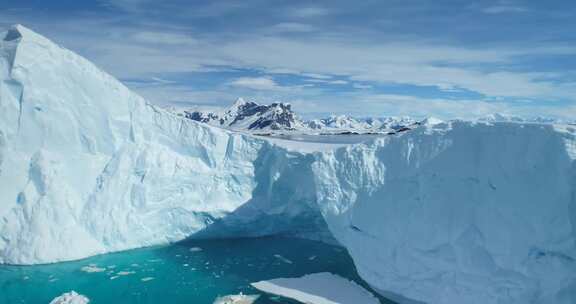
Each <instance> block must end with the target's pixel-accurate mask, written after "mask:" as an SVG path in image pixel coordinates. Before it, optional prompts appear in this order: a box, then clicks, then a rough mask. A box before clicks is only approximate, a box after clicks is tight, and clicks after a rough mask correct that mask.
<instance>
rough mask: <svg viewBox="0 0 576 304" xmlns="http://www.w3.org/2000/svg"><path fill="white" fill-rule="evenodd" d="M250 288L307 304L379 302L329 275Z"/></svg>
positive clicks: (367, 292) (290, 279)
mask: <svg viewBox="0 0 576 304" xmlns="http://www.w3.org/2000/svg"><path fill="white" fill-rule="evenodd" d="M251 285H252V286H254V288H256V289H258V290H261V291H263V292H267V293H271V294H275V295H279V296H283V297H286V298H290V299H294V300H296V301H299V302H302V303H307V304H351V303H362V304H378V303H380V301H379V300H378V299H377V298H376V297H375V296H374V295H373V294H372V293H370V292H369V291H368V290H366V289H364V288H362V287H361V286H360V285H358V284H356V283H354V282H352V281H349V280H348V279H345V278H342V277H340V276H338V275H335V274H332V273H328V272H322V273H314V274H308V275H305V276H303V277H301V278H279V279H273V280H267V281H260V282H256V283H252V284H251Z"/></svg>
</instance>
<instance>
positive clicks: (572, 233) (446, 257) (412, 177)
mask: <svg viewBox="0 0 576 304" xmlns="http://www.w3.org/2000/svg"><path fill="white" fill-rule="evenodd" d="M574 138H575V136H574V128H572V127H560V126H553V125H537V124H526V125H520V124H513V123H509V124H506V123H503V124H496V125H490V124H481V123H478V124H472V123H464V122H454V123H440V124H436V125H433V126H427V127H422V128H419V129H417V130H414V131H412V132H410V133H408V134H406V135H405V136H400V137H386V138H384V139H381V140H378V141H376V142H374V143H373V144H370V145H358V146H352V147H347V148H342V149H339V150H337V151H335V152H332V153H331V152H327V153H325V154H323V155H322V156H321V157H320V160H319V161H317V162H315V163H314V165H313V168H314V170H313V171H314V173H315V179H316V187H317V190H318V205H319V206H320V208H321V209H322V213H323V214H324V216H325V218H326V221H327V222H328V225H329V228H330V230H331V231H332V232H333V234H334V236H335V237H336V239H337V240H339V241H340V242H341V243H342V244H343V245H344V246H345V247H346V248H348V251H349V252H350V254H351V255H352V257H353V259H354V262H355V264H356V267H357V269H358V271H359V273H360V275H361V276H362V277H363V278H364V279H365V280H366V281H367V282H369V283H370V284H371V285H372V286H373V287H374V288H376V289H378V290H380V291H381V292H383V294H385V295H388V296H389V297H390V298H397V299H398V300H400V301H401V302H404V301H405V300H406V299H404V300H403V301H402V298H400V297H397V296H399V295H401V296H402V297H404V298H409V299H413V300H418V301H422V302H429V303H575V302H576V242H575V241H576V201H575V192H574V189H575V185H576V184H575V183H576V170H575V167H574V158H575V157H576V141H575V139H574Z"/></svg>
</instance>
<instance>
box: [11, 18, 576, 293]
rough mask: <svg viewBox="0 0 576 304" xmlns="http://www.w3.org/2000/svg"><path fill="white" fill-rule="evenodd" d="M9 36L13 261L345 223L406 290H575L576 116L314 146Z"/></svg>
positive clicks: (363, 268)
mask: <svg viewBox="0 0 576 304" xmlns="http://www.w3.org/2000/svg"><path fill="white" fill-rule="evenodd" d="M0 40H1V41H0V263H10V264H35V263H47V262H57V261H64V260H71V259H78V258H83V257H87V256H90V255H94V254H99V253H105V252H111V251H118V250H124V249H129V248H136V247H142V246H148V245H156V244H163V243H169V242H174V241H178V240H182V239H184V238H187V237H220V236H258V235H266V234H279V233H302V234H306V235H309V236H310V235H314V234H317V235H323V234H324V233H325V232H326V231H327V230H326V229H329V231H330V232H331V233H332V235H333V237H334V238H335V239H336V240H337V241H338V242H340V243H341V244H342V245H343V246H345V247H346V248H347V249H348V251H349V252H350V254H351V256H352V258H353V259H354V262H355V264H356V266H357V268H358V271H359V273H360V275H361V276H362V277H363V278H364V279H365V280H366V281H367V282H368V283H369V284H370V285H372V286H373V287H374V288H375V289H376V290H378V291H380V292H381V293H382V294H384V295H387V296H389V297H391V298H394V299H396V300H398V301H399V302H406V303H410V302H416V303H418V302H428V303H575V302H576V199H575V191H574V189H575V188H576V168H575V165H574V158H576V139H575V130H574V129H572V128H571V127H570V126H554V125H539V124H515V123H467V122H452V123H441V124H428V125H424V126H422V127H420V128H418V129H416V130H413V131H410V132H407V133H404V134H402V135H394V136H388V137H385V138H381V139H378V140H375V141H374V142H371V143H367V144H359V145H354V146H348V147H343V148H339V149H334V150H329V151H322V152H304V151H302V150H299V151H297V150H295V149H292V148H291V147H290V146H283V145H281V144H278V143H277V142H270V141H266V140H263V139H259V138H255V137H252V136H249V135H244V134H240V133H232V132H228V131H224V130H221V129H218V128H214V127H210V126H207V125H205V124H201V123H197V122H194V121H191V120H188V119H184V118H182V117H178V116H177V115H174V114H172V113H170V112H166V111H164V110H162V109H158V108H157V107H155V106H153V105H150V104H148V103H146V101H145V100H143V99H142V98H141V97H139V96H138V95H136V94H134V93H132V92H131V91H130V90H129V89H127V88H126V87H125V86H123V85H122V84H121V83H120V82H118V81H117V80H115V79H114V78H113V77H111V76H109V75H108V74H106V73H104V72H102V71H100V70H99V69H98V68H96V67H95V66H94V65H93V64H91V63H90V62H88V61H87V60H85V59H83V58H81V57H80V56H78V55H76V54H74V53H73V52H70V51H68V50H66V49H63V48H61V47H59V46H58V45H56V44H54V43H52V42H50V41H49V40H47V39H46V38H44V37H42V36H40V35H38V34H36V33H34V32H32V31H30V30H28V29H26V28H25V27H22V26H14V27H12V28H11V29H9V30H8V31H7V32H5V33H3V34H0ZM324 150H326V149H324ZM326 224H327V225H326ZM326 227H327V228H326ZM322 237H323V236H322Z"/></svg>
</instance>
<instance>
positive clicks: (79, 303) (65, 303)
mask: <svg viewBox="0 0 576 304" xmlns="http://www.w3.org/2000/svg"><path fill="white" fill-rule="evenodd" d="M88 303H90V300H89V299H88V298H87V297H86V296H84V295H81V294H79V293H77V292H75V291H74V290H72V291H70V292H66V293H63V294H62V295H61V296H59V297H56V298H54V299H53V300H52V301H51V302H50V304H88Z"/></svg>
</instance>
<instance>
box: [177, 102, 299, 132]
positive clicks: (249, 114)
mask: <svg viewBox="0 0 576 304" xmlns="http://www.w3.org/2000/svg"><path fill="white" fill-rule="evenodd" d="M182 115H184V116H185V117H186V118H188V119H191V120H195V121H199V122H203V123H207V124H210V125H213V126H218V127H223V128H227V129H232V130H246V131H259V132H262V131H293V130H301V129H302V128H303V124H302V122H301V121H300V120H299V119H298V118H297V117H296V115H295V114H294V112H293V111H292V109H291V106H290V104H286V103H273V104H271V105H260V104H257V103H256V102H252V101H245V100H244V99H242V98H238V100H236V101H235V102H234V104H232V106H230V107H229V108H228V109H225V110H223V111H183V112H182Z"/></svg>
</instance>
